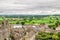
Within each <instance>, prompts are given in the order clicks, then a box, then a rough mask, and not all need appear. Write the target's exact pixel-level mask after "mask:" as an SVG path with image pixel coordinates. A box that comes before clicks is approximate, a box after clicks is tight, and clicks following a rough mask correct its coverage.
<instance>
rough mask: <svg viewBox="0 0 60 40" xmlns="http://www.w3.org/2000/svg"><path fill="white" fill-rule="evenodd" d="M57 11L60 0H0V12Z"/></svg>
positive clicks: (29, 12) (43, 12)
mask: <svg viewBox="0 0 60 40" xmlns="http://www.w3.org/2000/svg"><path fill="white" fill-rule="evenodd" d="M57 13H58V14H59V13H60V0H0V14H24V15H25V14H36V15H40V14H44V15H45V14H57Z"/></svg>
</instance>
